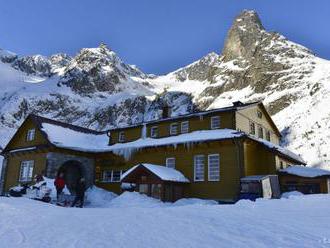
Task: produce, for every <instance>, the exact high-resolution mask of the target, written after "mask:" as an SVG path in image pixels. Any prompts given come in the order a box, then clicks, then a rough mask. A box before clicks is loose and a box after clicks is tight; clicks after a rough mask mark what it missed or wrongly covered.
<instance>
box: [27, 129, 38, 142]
mask: <svg viewBox="0 0 330 248" xmlns="http://www.w3.org/2000/svg"><path fill="white" fill-rule="evenodd" d="M35 135H36V130H35V129H30V130H29V131H28V132H27V134H26V140H27V141H32V140H34V138H35Z"/></svg>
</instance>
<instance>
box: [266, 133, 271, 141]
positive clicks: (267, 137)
mask: <svg viewBox="0 0 330 248" xmlns="http://www.w3.org/2000/svg"><path fill="white" fill-rule="evenodd" d="M266 140H268V141H270V131H269V130H267V131H266Z"/></svg>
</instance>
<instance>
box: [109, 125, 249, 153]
mask: <svg viewBox="0 0 330 248" xmlns="http://www.w3.org/2000/svg"><path fill="white" fill-rule="evenodd" d="M242 136H244V133H242V132H238V131H237V130H232V129H217V130H201V131H194V132H191V133H186V134H180V135H176V136H169V137H164V138H157V139H153V138H145V139H138V140H135V141H132V142H126V143H116V144H114V145H111V146H108V149H109V151H112V152H113V153H115V154H117V155H121V156H124V157H125V158H126V159H128V158H129V157H130V156H131V154H132V153H134V152H135V151H137V150H139V149H142V148H146V147H157V146H165V145H170V146H174V147H175V146H177V145H178V144H186V145H187V146H189V145H190V144H192V143H195V142H202V141H208V140H223V139H231V138H236V137H242Z"/></svg>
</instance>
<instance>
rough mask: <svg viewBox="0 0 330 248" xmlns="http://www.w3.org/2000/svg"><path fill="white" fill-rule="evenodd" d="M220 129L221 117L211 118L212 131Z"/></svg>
mask: <svg viewBox="0 0 330 248" xmlns="http://www.w3.org/2000/svg"><path fill="white" fill-rule="evenodd" d="M217 128H220V116H212V117H211V129H217Z"/></svg>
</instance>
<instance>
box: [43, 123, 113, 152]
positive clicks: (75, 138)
mask: <svg viewBox="0 0 330 248" xmlns="http://www.w3.org/2000/svg"><path fill="white" fill-rule="evenodd" d="M41 129H42V131H44V132H45V133H46V134H47V136H48V140H49V141H50V142H51V143H52V144H53V145H55V146H57V147H62V148H69V149H73V150H78V151H86V152H99V151H102V150H105V149H107V148H108V147H109V146H108V142H109V138H108V136H107V135H106V134H92V133H85V132H79V131H77V130H73V129H70V128H69V127H62V126H57V125H54V124H50V123H42V124H41Z"/></svg>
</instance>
